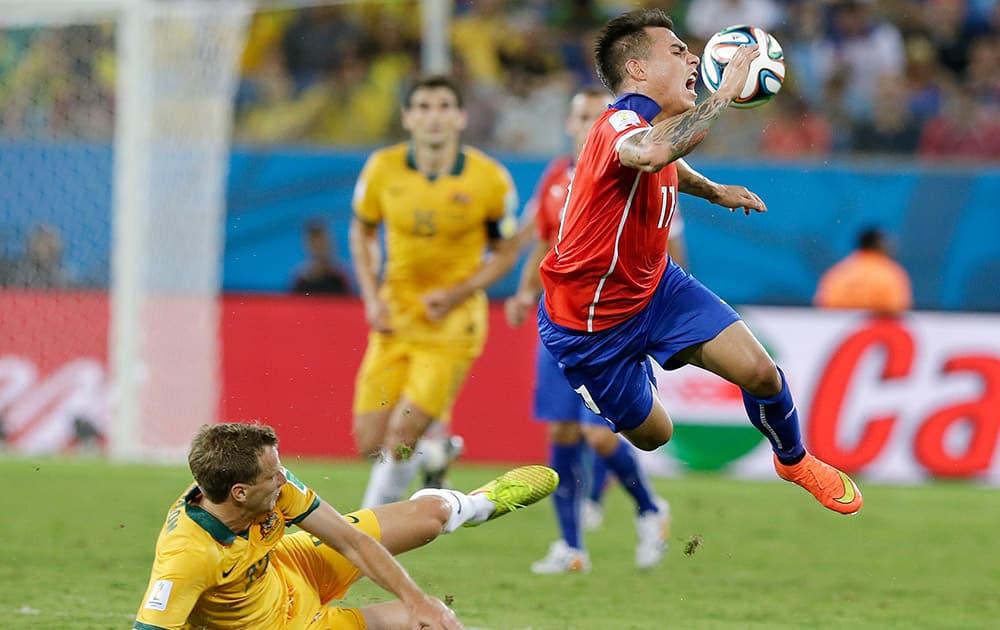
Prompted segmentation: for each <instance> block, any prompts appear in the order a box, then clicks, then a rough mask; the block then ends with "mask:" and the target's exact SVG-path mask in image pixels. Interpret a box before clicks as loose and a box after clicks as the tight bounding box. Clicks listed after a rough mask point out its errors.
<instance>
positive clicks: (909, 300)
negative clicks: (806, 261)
mask: <svg viewBox="0 0 1000 630" xmlns="http://www.w3.org/2000/svg"><path fill="white" fill-rule="evenodd" d="M813 304H815V305H816V306H818V307H820V308H845V309H861V310H868V311H872V312H874V313H878V314H881V315H898V314H899V313H902V312H904V311H906V310H909V309H910V308H912V307H913V291H912V289H911V287H910V277H909V275H908V274H907V273H906V270H905V269H903V267H902V266H901V265H900V264H899V263H897V262H896V261H895V260H893V258H892V247H891V245H890V242H889V238H888V237H887V236H886V234H885V233H884V232H882V231H881V230H879V229H877V228H869V229H866V230H864V231H863V232H861V234H860V236H859V237H858V247H857V249H856V250H855V251H854V252H852V253H851V254H850V255H849V256H847V257H846V258H844V259H843V260H841V261H840V262H838V263H837V264H836V265H834V266H833V267H831V268H830V269H829V270H827V271H826V273H824V274H823V275H822V276H821V277H820V280H819V286H818V288H817V289H816V296H815V297H814V298H813Z"/></svg>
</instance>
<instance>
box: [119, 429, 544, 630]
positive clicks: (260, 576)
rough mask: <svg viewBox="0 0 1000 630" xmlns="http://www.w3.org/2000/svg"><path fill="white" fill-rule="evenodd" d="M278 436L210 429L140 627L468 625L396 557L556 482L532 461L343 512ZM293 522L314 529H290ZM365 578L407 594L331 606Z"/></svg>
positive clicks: (248, 629)
mask: <svg viewBox="0 0 1000 630" xmlns="http://www.w3.org/2000/svg"><path fill="white" fill-rule="evenodd" d="M277 445H278V438H277V435H275V433H274V430H273V429H271V427H268V426H264V425H260V424H217V425H211V426H209V425H206V426H204V427H202V428H201V430H200V431H199V433H198V435H197V436H195V438H194V440H193V442H192V444H191V449H190V452H189V454H188V464H189V466H190V468H191V473H192V474H193V475H194V478H195V484H194V485H192V486H191V487H189V488H188V489H187V490H186V491H185V492H184V494H182V495H181V496H180V498H179V499H177V501H175V502H174V504H173V505H172V507H171V508H170V509H169V511H168V512H167V517H166V522H165V523H164V525H163V528H162V529H161V530H160V536H159V538H158V539H157V541H156V557H155V559H154V561H153V569H152V572H151V575H150V579H149V586H148V587H147V589H146V595H145V597H144V599H143V603H142V606H141V608H140V609H139V614H138V615H137V618H136V622H135V625H134V626H133V629H134V630H158V629H160V630H163V629H167V630H174V629H177V630H180V629H188V628H192V629H201V628H211V629H220V630H237V629H238V630H285V629H287V630H299V629H306V628H309V629H315V630H327V629H331V628H337V629H338V630H355V629H357V630H362V629H364V628H369V629H371V630H374V629H376V628H385V629H390V630H391V629H396V628H398V629H401V630H402V629H409V628H417V627H420V628H441V629H445V630H455V629H459V628H462V624H461V622H459V621H458V618H457V617H456V616H455V613H454V612H453V611H452V610H451V609H449V608H448V607H447V606H446V605H445V604H444V603H443V602H441V601H440V600H439V599H437V598H435V597H431V596H430V595H427V594H426V593H424V592H423V591H422V590H421V589H420V588H419V587H418V586H417V585H416V584H415V583H414V582H413V580H412V579H410V577H409V575H407V573H406V571H405V570H404V569H403V567H402V566H400V565H399V563H398V562H397V561H396V560H395V559H394V558H393V554H397V553H401V552H403V551H407V550H410V549H414V548H416V547H419V546H421V545H424V544H426V543H427V542H430V541H431V540H433V539H434V538H436V537H437V536H438V535H439V534H442V533H448V532H452V531H454V530H455V529H457V528H458V527H459V526H461V525H466V526H474V525H477V524H479V523H482V522H484V521H487V520H490V519H493V518H496V517H498V516H502V515H503V514H506V513H507V512H510V511H512V510H514V509H517V508H519V507H523V506H526V505H530V504H532V503H534V502H536V501H538V500H539V499H541V498H543V497H545V496H547V495H548V494H550V493H551V492H552V491H553V490H554V489H555V487H556V485H557V483H558V478H557V477H556V475H555V473H554V472H553V471H552V470H550V469H548V468H545V467H544V466H524V467H521V468H515V469H514V470H511V471H508V472H507V473H505V474H504V475H501V476H500V477H498V478H497V479H495V480H493V481H491V482H489V483H487V484H486V485H484V486H482V487H481V488H479V489H477V490H475V491H473V492H472V493H470V494H464V493H461V492H457V491H454V490H434V489H427V490H421V491H420V492H418V493H416V494H415V495H414V496H413V498H412V499H411V500H409V501H405V502H400V503H393V504H391V505H384V506H381V507H378V508H376V509H374V510H361V511H359V512H353V513H350V514H346V515H341V514H340V513H339V512H337V510H335V509H334V508H333V507H331V506H330V504H329V503H326V502H325V501H323V500H322V499H320V498H319V497H318V496H317V495H316V493H315V492H313V491H312V490H311V489H310V488H308V487H307V486H306V485H305V484H303V483H302V482H301V481H299V480H298V479H297V478H296V477H295V476H294V475H293V474H292V473H290V472H289V471H288V470H287V469H285V468H283V467H282V465H281V461H280V460H279V458H278V449H277ZM293 524H294V525H298V526H299V527H300V528H301V529H302V530H304V531H301V532H297V533H294V534H290V535H286V528H287V527H288V526H290V525H293ZM363 575H364V576H367V577H369V578H370V579H371V580H372V581H373V582H375V583H376V584H378V585H379V586H381V587H382V588H384V589H386V590H387V591H391V592H392V593H394V594H395V595H397V596H398V597H399V599H398V600H396V601H390V602H383V603H380V604H373V605H371V606H364V607H362V608H336V607H328V606H327V605H326V604H327V603H329V602H330V601H332V600H335V599H339V598H341V597H343V596H344V593H346V592H347V589H348V588H350V586H351V584H353V583H354V582H355V581H357V580H358V578H360V577H361V576H363Z"/></svg>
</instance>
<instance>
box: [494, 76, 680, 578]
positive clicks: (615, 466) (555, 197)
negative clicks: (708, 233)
mask: <svg viewBox="0 0 1000 630" xmlns="http://www.w3.org/2000/svg"><path fill="white" fill-rule="evenodd" d="M608 100H609V99H608V92H607V90H605V89H603V88H589V89H585V90H581V91H580V92H578V93H577V94H576V95H575V96H574V97H573V99H572V101H570V110H569V115H568V118H567V120H566V131H567V132H568V133H569V135H570V137H571V138H572V140H573V152H572V154H570V155H566V156H563V157H560V158H557V159H555V160H553V161H552V162H551V163H550V164H549V166H548V168H546V170H545V173H544V174H543V175H542V178H541V180H539V183H538V186H537V188H536V190H535V194H534V196H533V197H532V198H531V199H530V200H529V201H528V204H527V207H526V210H525V214H526V216H527V217H528V220H527V221H526V222H525V223H524V225H522V227H521V229H520V230H519V232H518V240H519V241H522V240H528V239H529V235H530V234H531V233H533V232H534V233H536V234H535V236H536V238H534V239H532V240H534V246H533V247H532V249H531V253H530V254H529V255H528V258H527V260H526V261H525V264H524V267H523V269H522V271H521V278H520V282H519V284H518V289H517V292H516V293H515V294H514V296H512V297H511V298H509V299H508V300H507V301H506V303H505V304H504V308H505V311H506V315H507V321H508V323H509V324H510V325H511V326H519V325H521V323H522V322H523V321H524V318H525V316H526V314H527V313H529V312H533V309H535V308H536V306H537V305H538V297H539V294H540V293H541V282H540V280H539V277H538V265H539V263H541V261H542V259H543V258H544V257H545V255H546V254H547V253H548V251H549V249H550V248H551V246H552V243H553V242H555V239H556V234H557V232H558V230H559V214H560V212H561V211H562V208H563V205H564V203H565V200H566V191H567V190H568V188H569V186H570V182H571V180H572V178H573V166H574V164H575V162H576V159H575V156H577V155H579V154H580V151H581V150H582V149H583V143H584V141H585V140H586V139H587V133H588V132H589V131H590V128H591V127H592V126H593V124H594V122H595V121H597V119H598V118H600V117H601V116H602V115H603V114H604V112H605V111H606V110H607V108H608ZM534 415H535V418H537V419H539V420H542V421H545V422H547V423H549V424H548V436H549V445H550V454H549V464H550V465H551V466H552V468H554V469H555V470H556V472H558V473H559V488H558V489H557V490H556V492H555V494H553V501H554V504H555V510H556V520H557V521H558V524H559V531H560V534H561V538H560V539H559V540H557V541H556V542H554V543H553V544H552V545H551V547H550V548H549V552H548V554H547V555H546V556H545V557H544V558H543V559H542V560H539V561H538V562H536V563H534V564H533V565H532V566H531V570H532V571H533V572H535V573H542V574H556V573H570V572H585V571H589V570H590V558H589V556H588V554H587V551H586V548H585V546H584V543H583V532H582V529H583V527H582V525H583V523H582V515H583V512H582V506H583V500H584V494H585V492H586V491H587V488H588V486H591V485H592V484H594V485H597V484H599V485H600V486H601V488H593V490H594V491H595V494H592V495H591V496H592V497H594V498H599V497H600V491H601V490H603V486H604V481H605V478H606V472H603V471H605V470H608V469H610V470H611V471H613V472H614V474H615V476H616V477H618V479H619V480H620V481H621V482H622V486H623V487H624V488H625V490H626V492H628V493H629V495H630V496H631V497H632V499H633V500H634V501H635V504H636V514H637V516H636V533H637V536H638V544H637V546H636V551H635V562H636V565H637V566H638V567H640V568H643V569H648V568H651V567H653V566H655V565H656V564H657V563H659V562H660V560H661V559H662V558H663V553H664V551H665V550H666V537H667V531H668V529H669V519H670V513H669V510H670V508H669V506H668V505H667V502H666V501H665V500H663V499H661V498H659V497H657V496H656V494H655V492H654V490H653V488H652V486H651V485H650V484H649V481H648V480H647V479H646V476H645V475H644V474H643V472H642V470H641V469H640V467H639V461H638V459H637V458H636V454H635V449H634V448H633V447H632V445H630V444H629V443H628V442H627V441H625V440H624V439H623V438H621V437H620V436H619V435H617V434H616V433H613V432H612V431H611V429H610V428H608V424H607V423H606V422H605V421H604V419H603V418H601V417H600V416H597V415H595V414H594V413H592V412H591V411H589V410H588V409H587V408H586V407H585V406H584V405H583V404H582V402H581V401H580V397H579V396H578V395H577V393H576V392H574V391H573V389H572V388H571V387H570V386H569V384H568V383H566V379H565V378H564V377H563V375H562V374H561V373H560V372H559V367H558V365H556V362H555V360H554V359H553V358H552V355H550V354H549V353H548V351H547V350H546V349H545V348H544V347H542V346H541V345H539V347H538V356H537V359H536V378H535V405H534ZM588 446H589V447H590V448H592V449H593V451H594V454H595V455H596V456H595V457H594V458H593V464H594V468H595V469H596V475H595V476H596V477H597V478H593V479H592V480H591V483H588V479H586V476H587V471H588V469H589V468H590V467H589V466H587V460H588V459H589V455H590V453H589V452H588V450H589V449H588ZM591 509H592V510H593V509H600V508H599V507H592V508H591ZM591 518H593V517H591Z"/></svg>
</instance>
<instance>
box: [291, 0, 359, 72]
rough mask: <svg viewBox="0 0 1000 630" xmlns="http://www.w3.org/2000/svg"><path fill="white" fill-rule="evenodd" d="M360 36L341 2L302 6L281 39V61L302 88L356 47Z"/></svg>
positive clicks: (356, 26)
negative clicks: (283, 58) (308, 6)
mask: <svg viewBox="0 0 1000 630" xmlns="http://www.w3.org/2000/svg"><path fill="white" fill-rule="evenodd" d="M363 36H364V35H363V33H362V30H361V27H360V25H358V24H357V23H356V22H355V21H354V20H352V19H351V16H349V15H348V12H347V9H346V8H345V7H344V5H340V4H337V5H329V6H319V7H310V8H306V9H303V10H302V11H301V12H300V13H299V15H298V19H296V20H295V21H294V22H292V24H291V25H290V26H289V27H288V29H287V30H286V31H285V34H284V37H283V39H282V52H283V53H284V57H285V64H286V67H287V69H288V71H289V72H290V73H291V75H292V79H294V81H295V84H296V87H297V88H298V89H302V88H305V87H307V86H309V85H310V84H312V83H313V82H314V81H317V80H319V79H320V78H321V77H323V76H324V75H326V74H327V73H328V72H329V71H330V70H331V69H332V68H334V67H335V66H337V65H338V64H339V63H340V61H341V59H342V58H343V57H344V55H345V54H347V53H348V51H351V50H352V49H356V48H357V46H358V45H359V43H360V42H361V40H362V39H363Z"/></svg>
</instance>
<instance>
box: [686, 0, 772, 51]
mask: <svg viewBox="0 0 1000 630" xmlns="http://www.w3.org/2000/svg"><path fill="white" fill-rule="evenodd" d="M784 19H785V12H784V9H783V8H782V6H781V4H780V3H778V2H775V1H774V0H692V2H691V4H690V5H689V6H688V10H687V18H686V21H685V22H684V24H685V26H686V27H687V33H688V35H693V36H695V37H697V38H699V39H702V40H705V41H707V40H708V38H709V37H711V36H712V35H714V34H715V33H717V32H719V31H721V30H722V29H724V28H726V27H727V26H733V25H736V24H748V25H750V26H757V27H760V28H762V29H764V30H765V31H767V32H768V33H772V32H773V31H774V29H775V27H777V26H778V24H780V23H781V22H782V21H784Z"/></svg>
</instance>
